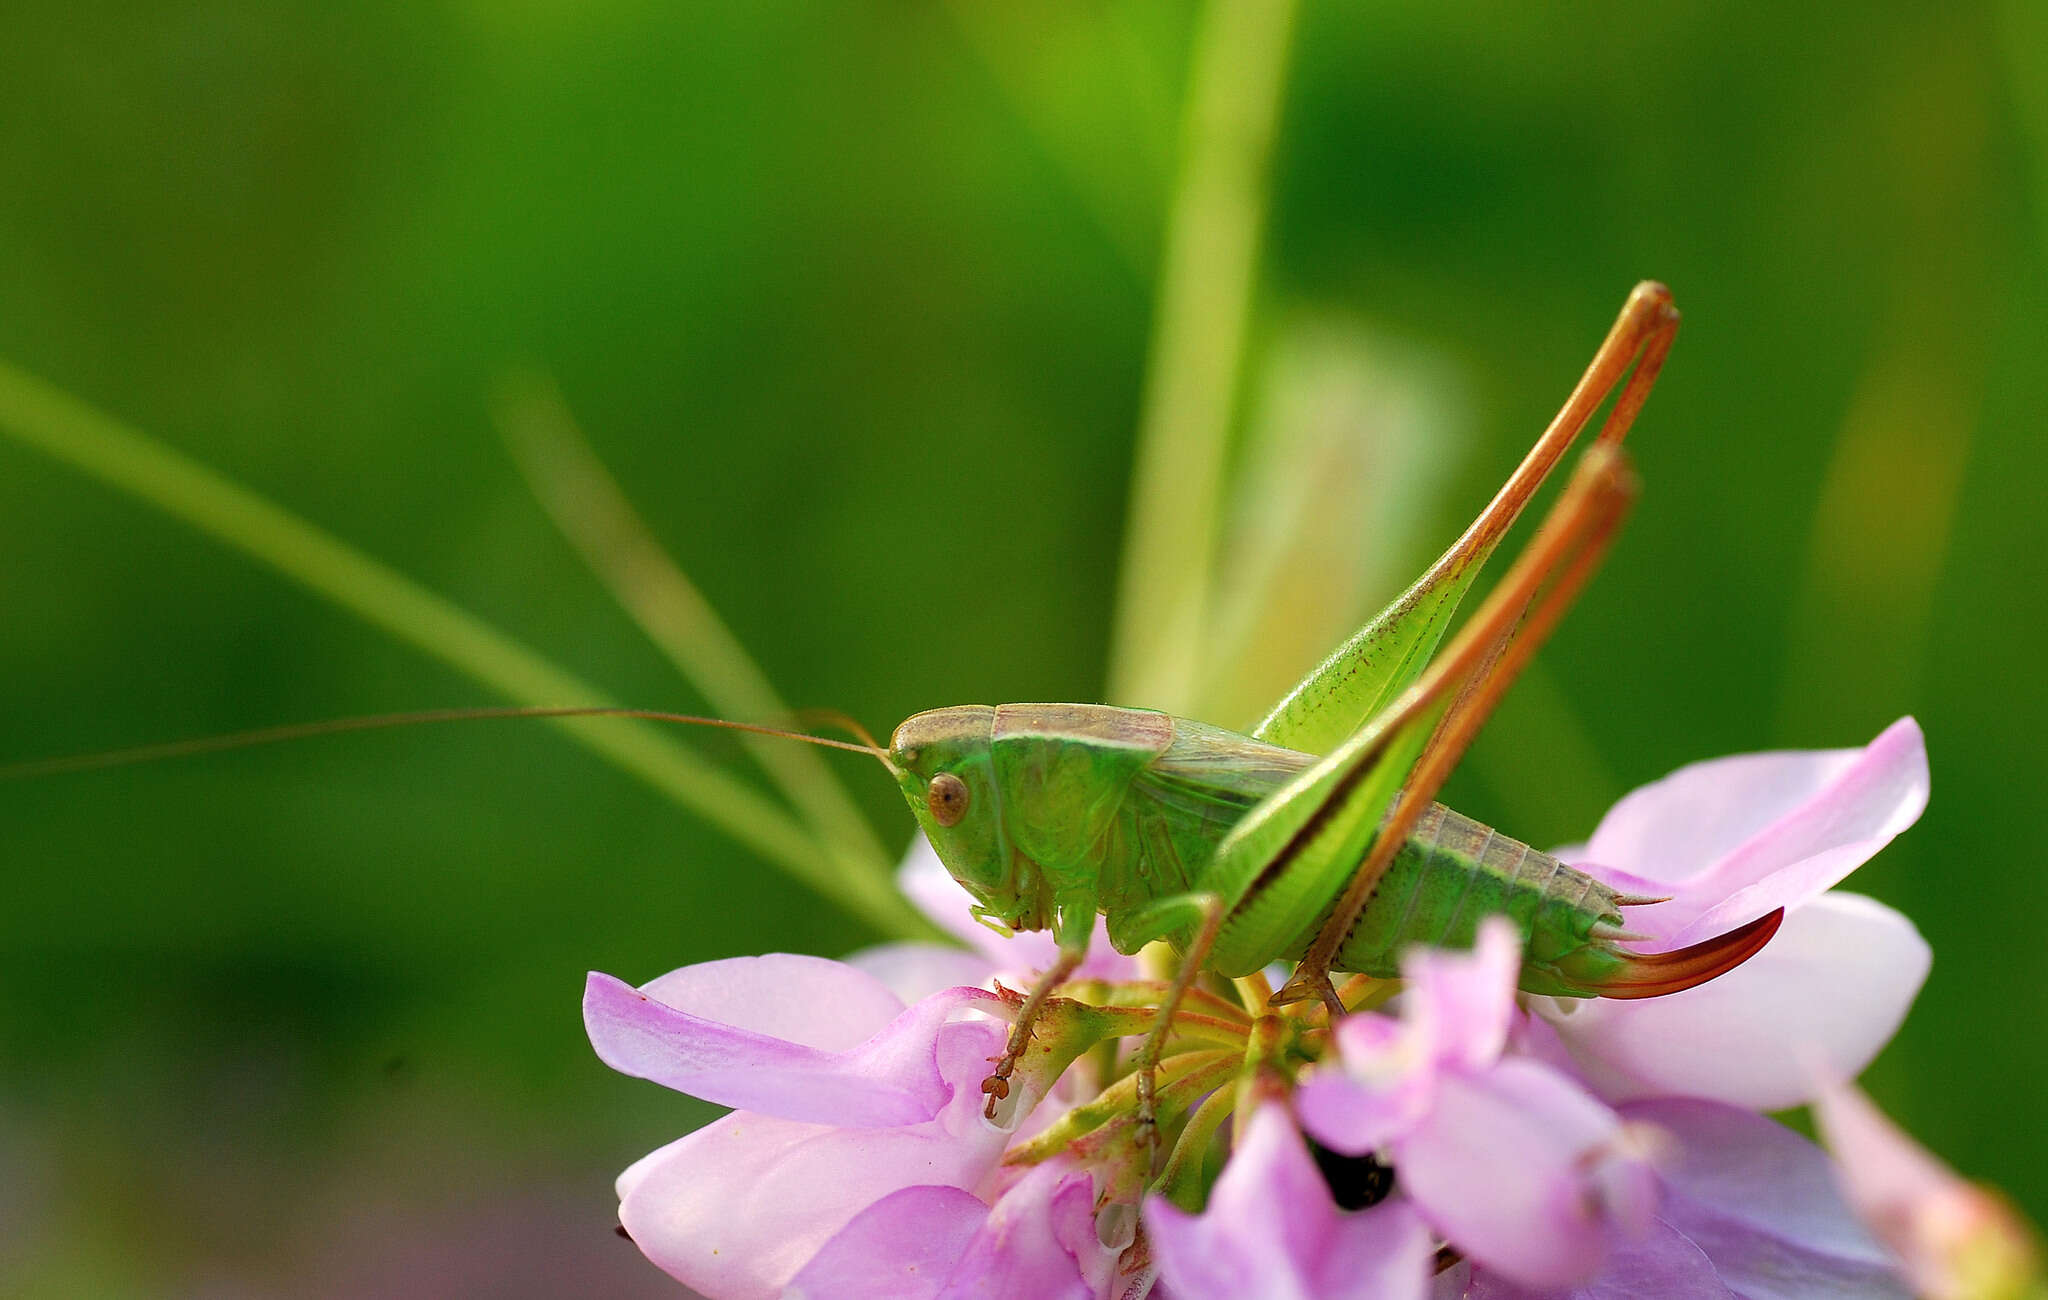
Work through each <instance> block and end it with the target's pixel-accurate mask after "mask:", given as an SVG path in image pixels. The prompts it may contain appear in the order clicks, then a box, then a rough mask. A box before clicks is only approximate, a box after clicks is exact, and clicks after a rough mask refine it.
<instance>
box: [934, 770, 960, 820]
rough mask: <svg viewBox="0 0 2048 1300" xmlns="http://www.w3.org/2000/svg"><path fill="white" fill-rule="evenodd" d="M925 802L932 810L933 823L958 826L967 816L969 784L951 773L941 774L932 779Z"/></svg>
mask: <svg viewBox="0 0 2048 1300" xmlns="http://www.w3.org/2000/svg"><path fill="white" fill-rule="evenodd" d="M924 801H925V805H926V806H927V807H929V808H930V809H931V810H932V820H933V821H935V822H937V823H938V824H939V825H941V826H958V825H959V824H960V819H961V818H962V817H965V816H966V815H967V782H965V781H962V780H961V779H960V778H959V777H957V776H954V775H953V774H952V773H951V772H941V773H939V774H938V775H937V776H935V777H933V778H932V783H931V785H930V787H929V788H927V789H926V790H925V792H924Z"/></svg>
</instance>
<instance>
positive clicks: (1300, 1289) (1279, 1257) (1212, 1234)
mask: <svg viewBox="0 0 2048 1300" xmlns="http://www.w3.org/2000/svg"><path fill="white" fill-rule="evenodd" d="M1145 1222H1146V1226H1147V1228H1148V1230H1149V1231H1150V1232H1151V1234H1152V1248H1153V1250H1154V1252H1155V1253H1156V1255H1157V1258H1158V1261H1159V1268H1160V1274H1161V1278H1162V1280H1163V1281H1164V1282H1165V1283H1166V1285H1167V1286H1169V1287H1171V1288H1172V1290H1173V1294H1174V1296H1175V1297H1176V1300H1238V1298H1239V1297H1244V1296H1259V1297H1263V1298H1264V1300H1421V1297H1422V1296H1424V1295H1426V1294H1428V1279H1429V1275H1430V1271H1431V1257H1432V1256H1433V1255H1434V1254H1435V1253H1436V1252H1435V1246H1434V1245H1433V1243H1432V1242H1431V1241H1430V1236H1429V1232H1428V1230H1427V1229H1426V1228H1424V1226H1423V1224H1422V1220H1421V1218H1420V1217H1419V1216H1418V1215H1417V1214H1416V1213H1415V1211H1414V1210H1413V1208H1411V1207H1410V1206H1409V1205H1408V1204H1407V1203H1406V1202H1403V1201H1393V1202H1389V1203H1387V1204H1384V1205H1379V1206H1376V1207H1374V1208H1372V1209H1369V1210H1364V1211H1361V1212H1359V1213H1355V1214H1347V1213H1345V1212H1343V1211H1341V1210H1339V1209H1338V1208H1337V1207H1336V1205H1335V1204H1333V1203H1332V1202H1331V1200H1330V1189H1329V1187H1328V1185H1327V1184H1326V1183H1325V1182H1324V1181H1323V1176H1322V1174H1321V1173H1320V1172H1319V1171H1318V1170H1317V1168H1316V1165H1315V1161H1314V1160H1313V1159H1312V1158H1311V1157H1310V1156H1309V1151H1308V1145H1307V1144H1306V1143H1305V1142H1303V1141H1302V1137H1301V1133H1300V1132H1299V1131H1298V1130H1297V1129H1296V1128H1295V1127H1294V1123H1293V1121H1292V1120H1291V1119H1290V1118H1289V1117H1288V1115H1287V1110H1286V1106H1285V1105H1284V1104H1283V1103H1281V1102H1277V1101H1275V1102H1268V1103H1267V1104H1265V1105H1262V1106H1260V1107H1259V1108H1258V1109H1257V1110H1255V1111H1253V1112H1252V1116H1251V1118H1250V1120H1249V1121H1247V1122H1246V1124H1245V1126H1244V1132H1243V1136H1242V1137H1241V1138H1240V1139H1239V1141H1238V1143H1237V1148H1236V1150H1234V1151H1233V1152H1232V1153H1231V1156H1230V1163H1229V1164H1227V1165H1226V1166H1225V1167H1224V1170H1223V1174H1222V1176H1221V1177H1220V1178H1218V1179H1217V1180H1216V1186H1215V1188H1214V1189H1212V1190H1211V1191H1210V1193H1209V1204H1208V1206H1207V1207H1206V1208H1205V1209H1204V1211H1203V1212H1202V1213H1201V1214H1200V1215H1192V1214H1188V1213H1186V1212H1184V1211H1182V1210H1179V1209H1176V1208H1175V1207H1174V1206H1172V1205H1170V1204H1168V1203H1167V1201H1166V1200H1165V1199H1164V1198H1162V1197H1157V1196H1155V1197H1153V1198H1151V1199H1150V1200H1149V1201H1147V1202H1146V1205H1145Z"/></svg>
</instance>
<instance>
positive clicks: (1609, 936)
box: [1593, 924, 1650, 943]
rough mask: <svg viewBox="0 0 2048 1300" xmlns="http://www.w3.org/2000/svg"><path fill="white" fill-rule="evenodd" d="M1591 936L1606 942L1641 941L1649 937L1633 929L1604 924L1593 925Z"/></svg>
mask: <svg viewBox="0 0 2048 1300" xmlns="http://www.w3.org/2000/svg"><path fill="white" fill-rule="evenodd" d="M1593 937H1594V938H1595V939H1602V940H1605V941H1606V942H1608V943H1642V942H1644V941H1645V940H1647V939H1649V938H1650V936H1649V935H1647V934H1637V933H1636V932H1635V931H1634V930H1623V929H1620V928H1619V927H1617V926H1612V925H1606V924H1601V925H1596V926H1594V927H1593Z"/></svg>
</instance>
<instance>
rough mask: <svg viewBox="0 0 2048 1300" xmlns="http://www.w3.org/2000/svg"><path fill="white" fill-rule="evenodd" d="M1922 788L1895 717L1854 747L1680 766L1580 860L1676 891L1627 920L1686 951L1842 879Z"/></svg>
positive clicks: (1921, 803)
mask: <svg viewBox="0 0 2048 1300" xmlns="http://www.w3.org/2000/svg"><path fill="white" fill-rule="evenodd" d="M1927 790H1928V777H1927V750H1926V745H1925V741H1924V739H1923V738H1922V736H1921V734H1920V727H1919V725H1918V724H1917V723H1915V722H1914V721H1913V720H1912V719H1911V718H1901V719H1900V720H1899V721H1897V722H1895V723H1893V724H1892V725H1891V726H1890V727H1888V728H1886V729H1885V731H1884V733H1883V734H1881V735H1880V736H1878V737H1877V739H1875V740H1873V741H1871V742H1870V744H1869V745H1868V746H1866V747H1865V748H1863V749H1861V750H1828V751H1821V752H1811V753H1779V754H1745V755H1741V756H1739V757H1735V758H1724V759H1719V760H1715V761H1713V762H1708V763H1696V764H1694V765H1693V766H1691V767H1686V768H1681V769H1680V770H1679V771H1677V772H1674V773H1673V774H1672V775H1670V776H1668V777H1666V778H1664V779H1663V780H1662V781H1659V782H1657V783H1656V784H1654V785H1650V786H1645V787H1643V788H1642V789H1640V790H1637V791H1635V792H1634V793H1633V794H1630V795H1629V796H1628V797H1627V798H1625V799H1623V800H1622V801H1621V802H1620V803H1618V804H1616V805H1615V806H1614V807H1613V808H1612V809H1611V810H1609V812H1608V814H1607V816H1606V818H1605V819H1603V820H1602V821H1601V823H1600V828H1599V829H1598V830H1597V831H1595V832H1594V833H1593V838H1592V840H1591V841H1590V842H1589V843H1588V844H1587V846H1586V857H1587V859H1589V860H1590V861H1591V862H1594V863H1601V864H1605V865H1608V866H1611V867H1616V868H1620V869H1621V870H1623V871H1628V872H1634V873H1637V874H1638V875H1639V876H1644V877H1648V878H1650V879H1652V880H1658V881H1663V882H1666V883H1667V884H1670V885H1678V886H1679V887H1680V888H1679V889H1678V891H1677V894H1678V896H1677V897H1676V898H1674V899H1672V901H1670V902H1669V903H1663V904H1659V905H1657V906H1654V907H1645V908H1641V909H1637V910H1635V911H1633V912H1631V914H1630V920H1631V923H1633V924H1636V925H1638V926H1639V927H1644V926H1647V927H1654V930H1653V932H1654V933H1656V934H1658V935H1659V937H1665V936H1669V937H1671V938H1672V939H1673V940H1674V941H1675V942H1677V943H1681V944H1683V943H1691V942H1693V941H1694V940H1697V939H1702V938H1706V937H1708V936H1710V935H1713V934H1719V933H1721V932H1722V931H1725V930H1729V929H1732V928H1734V927H1735V926H1738V925H1741V924H1743V923H1744V922H1747V921H1752V920H1755V919H1756V918H1757V917H1759V916H1762V915H1763V914H1764V913H1766V912H1769V911H1770V910H1772V909H1773V908H1776V907H1788V908H1789V907H1795V906H1797V905H1798V904H1800V903H1802V902H1804V901H1805V900H1806V899H1808V898H1811V897H1813V896H1814V895H1816V894H1818V893H1820V892H1821V891H1822V890H1825V889H1827V888H1828V887H1829V886H1831V885H1833V884H1835V883H1836V882H1838V881H1840V880H1841V879H1842V878H1843V877H1844V876H1847V875H1848V874H1849V873H1850V872H1851V871H1854V870H1855V869H1856V868H1857V867H1859V866H1861V865H1862V864H1863V863H1864V862H1866V861H1868V860H1869V859H1870V857H1871V856H1872V855H1873V854H1875V853H1876V852H1877V851H1878V850H1879V849H1882V848H1883V847H1884V846H1885V845H1886V844H1888V843H1890V842H1891V840H1892V838H1893V837H1894V836H1896V835H1897V834H1898V833H1899V832H1900V831H1903V830H1905V829H1906V828H1907V827H1909V826H1911V825H1912V824H1913V823H1914V822H1915V821H1916V820H1918V819H1919V816H1920V813H1921V811H1922V810H1923V809H1925V808H1926V806H1927Z"/></svg>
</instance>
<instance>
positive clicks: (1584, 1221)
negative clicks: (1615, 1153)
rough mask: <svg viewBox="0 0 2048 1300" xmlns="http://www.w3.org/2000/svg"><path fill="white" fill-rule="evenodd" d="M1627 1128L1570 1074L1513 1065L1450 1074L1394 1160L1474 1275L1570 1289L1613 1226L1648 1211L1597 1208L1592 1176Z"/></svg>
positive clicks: (1589, 1270) (1594, 1261)
mask: <svg viewBox="0 0 2048 1300" xmlns="http://www.w3.org/2000/svg"><path fill="white" fill-rule="evenodd" d="M1619 1128H1620V1121H1619V1119H1618V1118H1617V1117H1616V1116H1615V1114H1614V1112H1612V1111H1610V1110H1608V1109H1607V1108H1606V1107H1605V1106H1602V1105H1601V1104H1600V1103H1599V1102H1598V1101H1595V1100H1594V1099H1593V1098H1592V1097H1591V1096H1589V1095H1588V1094H1586V1093H1585V1092H1583V1091H1581V1090H1580V1089H1579V1088H1578V1086H1577V1085H1575V1084H1573V1083H1571V1082H1570V1081H1569V1080H1567V1079H1566V1078H1565V1077H1564V1076H1562V1075H1560V1074H1557V1073H1556V1072H1555V1071H1552V1070H1550V1069H1549V1068H1547V1067H1545V1066H1542V1065H1539V1064H1537V1063H1536V1062H1533V1061H1525V1060H1519V1059H1513V1058H1511V1059H1509V1060H1505V1061H1503V1062H1501V1063H1500V1065H1499V1066H1497V1067H1496V1068H1494V1069H1493V1070H1490V1071H1488V1072H1486V1073H1485V1074H1482V1075H1474V1076H1466V1075H1448V1074H1447V1075H1445V1076H1443V1077H1442V1078H1441V1079H1440V1080H1439V1082H1438V1085H1437V1095H1436V1105H1435V1107H1434V1108H1433V1109H1432V1110H1431V1112H1430V1115H1429V1118H1428V1119H1427V1120H1425V1121H1424V1122H1423V1123H1422V1124H1420V1125H1419V1126H1417V1127H1416V1129H1415V1131H1414V1132H1412V1133H1410V1134H1409V1135H1408V1136H1407V1137H1405V1138H1403V1139H1401V1140H1400V1141H1399V1142H1398V1143H1396V1144H1395V1147H1394V1164H1395V1168H1396V1169H1397V1171H1398V1177H1399V1180H1400V1182H1399V1185H1400V1186H1401V1187H1402V1188H1403V1189H1404V1190H1405V1191H1406V1192H1407V1194H1408V1195H1409V1196H1410V1197H1411V1198H1413V1199H1414V1201H1415V1203H1416V1205H1417V1206H1418V1207H1419V1208H1420V1209H1421V1211H1422V1213H1423V1215H1424V1217H1425V1218H1427V1219H1428V1220H1429V1221H1430V1223H1431V1224H1432V1225H1433V1226H1434V1227H1435V1228H1436V1229H1437V1230H1438V1231H1439V1232H1441V1233H1442V1234H1443V1235H1444V1236H1445V1237H1446V1238H1447V1239H1448V1240H1449V1241H1450V1243H1451V1244H1452V1245H1454V1246H1456V1247H1457V1248H1458V1249H1460V1250H1462V1251H1463V1252H1465V1254H1466V1255H1468V1256H1469V1257H1470V1258H1471V1259H1472V1260H1473V1261H1474V1263H1475V1264H1476V1265H1477V1266H1478V1267H1480V1268H1483V1269H1487V1270H1491V1271H1498V1272H1500V1273H1501V1274H1502V1275H1504V1276H1506V1277H1509V1278H1512V1279H1514V1280H1515V1281H1518V1282H1521V1283H1523V1284H1525V1285H1528V1286H1536V1287H1558V1286H1566V1285H1570V1284H1572V1283H1576V1282H1581V1281H1584V1280H1585V1279H1586V1278H1588V1277H1590V1276H1592V1275H1593V1273H1594V1272H1595V1271H1596V1270H1597V1269H1598V1268H1599V1267H1600V1264H1601V1262H1602V1260H1603V1258H1604V1257H1605V1255H1606V1252H1607V1248H1608V1244H1609V1238H1610V1236H1611V1235H1612V1231H1613V1220H1615V1219H1617V1218H1626V1219H1635V1220H1637V1221H1641V1220H1643V1219H1645V1218H1646V1217H1647V1207H1645V1206H1633V1205H1618V1206H1612V1207H1608V1206H1603V1205H1602V1204H1600V1203H1599V1200H1598V1195H1597V1193H1598V1191H1599V1185H1597V1184H1596V1183H1594V1182H1593V1181H1592V1180H1591V1179H1590V1178H1589V1176H1588V1175H1589V1172H1590V1171H1591V1170H1592V1169H1594V1168H1596V1167H1597V1164H1598V1163H1599V1161H1600V1160H1601V1159H1602V1158H1603V1157H1602V1155H1601V1148H1602V1147H1603V1145H1605V1144H1607V1143H1608V1142H1609V1141H1610V1140H1612V1139H1613V1138H1614V1137H1615V1135H1616V1134H1617V1132H1618V1131H1619Z"/></svg>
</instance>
